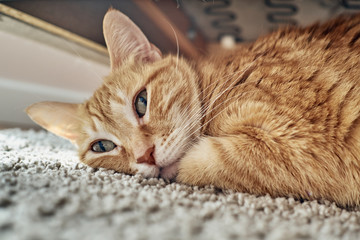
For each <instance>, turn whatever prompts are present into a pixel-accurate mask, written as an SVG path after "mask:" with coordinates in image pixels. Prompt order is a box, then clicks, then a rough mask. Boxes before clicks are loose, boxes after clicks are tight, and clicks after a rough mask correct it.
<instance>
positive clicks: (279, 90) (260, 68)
mask: <svg viewBox="0 0 360 240" xmlns="http://www.w3.org/2000/svg"><path fill="white" fill-rule="evenodd" d="M129 21H130V20H128V19H127V18H126V17H125V16H124V15H122V14H121V13H119V12H117V11H114V10H112V11H109V12H108V14H107V16H106V17H105V20H104V32H105V37H106V40H107V45H108V47H109V52H110V56H111V61H112V62H111V63H112V73H111V74H110V75H109V76H108V77H107V78H106V79H105V81H104V84H103V86H102V87H101V88H99V89H98V90H97V91H96V92H95V93H94V96H93V97H92V98H91V99H89V100H88V101H87V102H85V103H84V104H80V105H72V104H60V103H40V104H35V105H33V106H32V107H30V108H29V110H28V112H29V114H30V116H31V117H32V118H33V119H34V120H35V121H37V122H39V123H40V124H41V125H43V126H44V127H45V128H47V129H49V130H50V131H53V132H55V133H56V134H59V135H61V136H64V137H66V138H68V139H70V140H72V141H73V142H75V143H76V144H77V145H78V147H79V153H80V157H81V160H82V161H83V162H85V163H87V164H89V165H90V166H93V167H105V168H110V169H115V170H117V171H120V172H125V173H131V174H134V173H141V174H143V175H145V176H147V177H157V176H159V175H160V176H163V177H166V178H173V177H175V176H176V175H177V178H176V179H177V180H178V181H180V182H183V183H187V184H191V185H200V186H203V185H208V184H213V185H215V186H217V187H220V188H227V189H234V190H237V191H243V192H249V193H254V194H270V195H271V196H294V197H296V198H303V199H320V198H325V199H328V200H331V201H335V202H336V203H337V204H339V205H342V206H347V205H349V206H353V205H359V204H360V15H357V16H354V17H341V18H338V19H336V20H333V21H330V22H328V23H326V24H325V25H313V26H311V27H308V28H303V29H302V28H286V29H283V30H279V31H277V32H275V33H272V34H270V35H268V36H265V37H262V38H260V39H259V40H258V41H256V42H255V43H254V44H252V45H248V46H243V47H238V48H237V49H236V50H232V51H229V52H226V53H223V54H219V55H216V56H212V57H206V58H203V59H200V60H199V59H198V60H194V61H192V62H190V63H188V62H187V61H186V60H184V59H182V58H177V57H176V56H167V57H164V58H162V57H161V56H160V53H159V51H158V50H157V49H156V48H155V47H154V46H153V45H151V44H149V43H148V42H147V40H146V38H145V40H144V36H143V35H141V36H140V37H139V36H138V35H137V34H139V32H138V31H139V29H137V28H134V26H135V25H132V23H131V22H129ZM118 25H119V26H121V27H118ZM124 26H125V27H124ZM129 31H131V34H129V33H128V32H129ZM110 33H111V34H110ZM115 33H116V34H115ZM120 33H121V34H120ZM140 34H141V32H140ZM139 38H140V40H139ZM134 42H135V43H134ZM140 95H141V96H143V97H139V96H140ZM57 109H59V110H57ZM144 109H145V110H144ZM48 110H51V111H53V112H54V114H55V115H54V116H59V114H60V115H61V114H62V115H63V116H64V112H67V113H70V114H65V115H66V117H65V118H66V120H62V121H59V120H57V119H58V118H59V117H56V119H55V117H49V116H46V114H47V113H46V111H48ZM47 115H49V114H47ZM54 120H57V121H58V122H57V123H55V124H51V122H52V121H54ZM59 129H60V130H59ZM103 140H106V141H103ZM108 140H109V141H108ZM104 144H107V145H106V147H104V146H103V145H104ZM109 146H110V147H109ZM99 149H100V151H97V150H99ZM108 149H110V150H108ZM103 150H104V151H103ZM105 150H106V151H105Z"/></svg>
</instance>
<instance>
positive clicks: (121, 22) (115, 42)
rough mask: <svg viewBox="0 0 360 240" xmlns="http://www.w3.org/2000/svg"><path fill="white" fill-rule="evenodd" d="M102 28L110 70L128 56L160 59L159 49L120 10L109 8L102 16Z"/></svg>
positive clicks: (150, 60)
mask: <svg viewBox="0 0 360 240" xmlns="http://www.w3.org/2000/svg"><path fill="white" fill-rule="evenodd" d="M103 30H104V37H105V41H106V45H107V47H108V51H109V55H110V60H111V70H115V69H117V68H118V67H119V66H121V64H122V63H123V61H124V60H125V59H127V58H129V57H130V56H134V57H135V58H136V59H138V60H140V61H143V62H154V61H157V60H160V59H161V52H160V50H159V49H158V48H157V47H155V45H153V44H151V43H150V42H149V40H148V39H147V38H146V36H145V35H144V33H143V32H142V31H141V30H140V28H138V26H136V25H135V23H133V22H132V21H131V20H130V19H129V18H128V17H127V16H126V15H124V14H123V13H121V12H120V11H118V10H115V9H109V11H108V12H107V13H106V15H105V17H104V21H103Z"/></svg>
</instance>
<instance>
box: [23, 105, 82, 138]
mask: <svg viewBox="0 0 360 240" xmlns="http://www.w3.org/2000/svg"><path fill="white" fill-rule="evenodd" d="M78 109H79V104H73V103H60V102H39V103H35V104H33V105H31V106H29V107H27V108H26V113H27V114H28V115H29V117H30V118H31V119H32V120H33V121H34V122H36V123H37V124H39V125H40V126H42V127H43V128H45V129H46V130H48V131H50V132H52V133H54V134H56V135H58V136H61V137H63V138H66V139H68V140H70V141H71V142H72V143H73V144H75V145H76V139H77V138H78V137H79V126H80V121H81V117H80V116H79V110H78Z"/></svg>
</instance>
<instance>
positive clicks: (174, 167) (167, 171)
mask: <svg viewBox="0 0 360 240" xmlns="http://www.w3.org/2000/svg"><path fill="white" fill-rule="evenodd" d="M178 168H179V162H175V163H173V164H171V165H170V166H167V167H164V168H162V169H161V172H160V176H161V177H162V178H164V179H166V180H175V178H176V175H177V173H178Z"/></svg>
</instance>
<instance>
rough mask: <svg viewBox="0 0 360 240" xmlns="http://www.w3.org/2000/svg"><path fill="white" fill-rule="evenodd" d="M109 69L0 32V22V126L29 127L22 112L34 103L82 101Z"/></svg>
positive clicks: (77, 56)
mask: <svg viewBox="0 0 360 240" xmlns="http://www.w3.org/2000/svg"><path fill="white" fill-rule="evenodd" d="M66 44H69V46H70V47H71V44H74V43H71V42H68V43H66ZM77 47H79V46H77ZM84 51H85V50H84ZM89 51H90V50H89ZM109 70H110V68H109V66H108V65H104V64H102V63H100V62H96V61H93V60H91V59H88V58H85V57H82V56H80V55H79V52H78V51H76V52H75V51H74V52H71V51H64V50H63V49H60V48H56V47H54V46H51V45H48V44H44V43H43V42H39V41H34V40H33V39H28V38H26V37H23V36H19V35H16V34H11V33H9V32H6V31H1V23H0V124H1V123H5V124H7V123H11V125H12V126H14V125H15V126H16V125H17V124H19V126H23V125H31V124H32V122H31V120H30V119H29V118H28V117H27V115H26V114H25V112H24V109H25V108H26V107H27V106H29V105H31V104H32V103H35V102H39V101H64V102H82V101H84V100H85V99H87V98H88V97H90V96H91V94H92V92H93V91H94V90H95V89H96V88H97V87H98V86H100V85H101V83H102V77H104V76H106V75H107V74H108V73H109Z"/></svg>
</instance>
